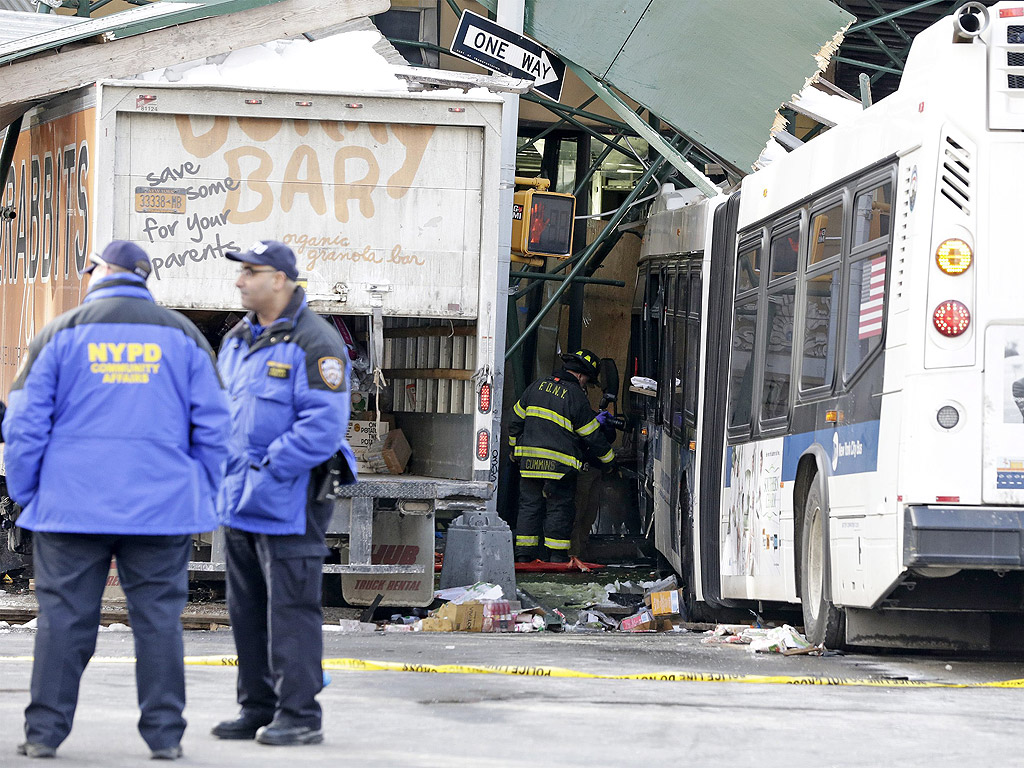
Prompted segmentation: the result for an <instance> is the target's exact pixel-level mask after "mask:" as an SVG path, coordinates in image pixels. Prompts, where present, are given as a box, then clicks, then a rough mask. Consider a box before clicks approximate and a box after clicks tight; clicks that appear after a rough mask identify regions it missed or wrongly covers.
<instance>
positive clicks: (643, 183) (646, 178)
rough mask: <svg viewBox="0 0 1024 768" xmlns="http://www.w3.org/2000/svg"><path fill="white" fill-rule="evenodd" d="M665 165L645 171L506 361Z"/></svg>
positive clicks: (657, 163)
mask: <svg viewBox="0 0 1024 768" xmlns="http://www.w3.org/2000/svg"><path fill="white" fill-rule="evenodd" d="M664 164H665V157H664V156H661V157H658V158H657V159H656V160H655V161H654V162H653V163H651V166H650V168H648V169H647V170H646V171H644V174H643V176H641V177H640V178H639V179H638V180H637V183H636V186H635V187H633V191H632V192H630V193H629V196H628V197H627V198H626V199H625V200H624V201H623V203H622V206H621V207H620V208H619V210H618V211H616V212H615V214H614V215H613V216H612V218H611V219H609V221H608V223H607V224H606V225H605V228H604V229H603V230H602V232H601V236H599V237H598V239H597V240H595V241H594V242H593V243H591V244H590V245H589V246H588V247H587V249H586V250H585V251H584V252H583V254H582V256H581V257H580V260H579V262H577V264H576V266H575V267H573V270H572V272H570V273H569V274H568V279H567V280H566V281H565V282H563V283H562V284H561V285H560V286H559V287H558V289H557V290H556V291H555V292H554V294H553V295H552V296H551V298H550V299H548V302H547V304H545V305H544V307H543V308H542V309H541V310H540V312H538V313H537V315H536V317H534V318H533V319H532V320H531V321H530V322H529V324H528V325H527V326H526V328H524V329H523V333H522V335H521V336H520V337H519V338H518V339H516V341H515V343H513V344H512V345H511V346H510V347H509V348H508V349H507V350H506V351H505V359H506V360H507V359H508V357H509V355H511V354H512V353H513V352H515V351H516V349H518V348H519V346H520V345H521V344H522V343H523V339H525V338H526V337H527V336H528V335H529V334H531V333H533V332H534V330H535V329H536V328H537V326H538V325H540V321H541V320H543V319H544V316H545V315H547V313H548V312H549V311H550V310H551V308H552V307H553V306H554V305H555V304H556V303H557V302H558V300H559V299H560V298H561V296H562V293H563V292H564V291H565V289H566V287H568V286H570V285H572V281H573V280H575V279H576V277H577V276H578V275H579V273H580V272H582V271H583V267H585V266H586V265H587V260H588V259H589V258H590V256H591V255H592V254H593V253H594V251H596V250H597V246H598V244H599V243H600V242H601V241H602V240H603V236H607V233H610V232H613V231H614V230H615V228H616V227H617V226H618V225H619V222H621V221H622V219H623V217H624V216H625V215H626V211H627V210H629V206H630V205H631V204H632V203H633V202H635V201H636V199H637V198H638V197H640V195H641V194H642V193H643V192H644V191H645V190H646V189H647V184H648V183H649V182H650V181H651V179H653V178H654V176H655V174H657V173H658V171H659V170H661V167H662V166H663V165H664Z"/></svg>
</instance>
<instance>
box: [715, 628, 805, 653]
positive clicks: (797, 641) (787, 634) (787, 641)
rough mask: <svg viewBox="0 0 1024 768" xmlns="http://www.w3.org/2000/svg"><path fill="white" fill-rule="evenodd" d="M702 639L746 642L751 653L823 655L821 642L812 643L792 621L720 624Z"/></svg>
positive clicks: (724, 642) (727, 643)
mask: <svg viewBox="0 0 1024 768" xmlns="http://www.w3.org/2000/svg"><path fill="white" fill-rule="evenodd" d="M701 642H702V643H707V644H711V645H745V646H747V650H748V651H750V652H751V653H781V654H782V655H784V656H796V655H820V654H822V653H823V652H824V648H823V647H822V646H817V645H812V644H811V643H809V642H808V641H807V638H806V637H804V636H803V635H802V634H801V633H800V632H798V631H797V630H796V629H794V628H793V627H791V626H789V624H783V625H782V626H781V627H750V626H747V625H745V624H719V625H718V626H717V627H715V628H714V629H712V630H709V631H708V632H707V637H705V638H704V639H703V640H702V641H701Z"/></svg>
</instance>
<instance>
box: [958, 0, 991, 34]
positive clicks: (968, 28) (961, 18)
mask: <svg viewBox="0 0 1024 768" xmlns="http://www.w3.org/2000/svg"><path fill="white" fill-rule="evenodd" d="M988 21H989V19H988V8H986V7H985V6H984V5H982V4H981V3H978V2H974V3H964V5H962V6H961V7H960V9H959V10H957V11H956V13H955V14H954V17H953V42H954V43H970V42H973V41H974V38H976V37H978V36H979V35H980V34H981V33H982V32H984V31H985V30H986V29H987V28H988Z"/></svg>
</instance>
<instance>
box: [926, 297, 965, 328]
mask: <svg viewBox="0 0 1024 768" xmlns="http://www.w3.org/2000/svg"><path fill="white" fill-rule="evenodd" d="M932 323H934V325H935V330H937V331H938V332H939V333H941V334H942V335H943V336H948V337H949V338H954V337H956V336H959V335H960V334H962V333H963V332H964V331H966V330H967V328H968V326H970V324H971V312H970V310H969V309H967V306H966V305H965V304H964V303H963V302H960V301H954V300H952V299H950V300H949V301H944V302H942V303H941V304H939V306H938V307H936V308H935V311H934V312H933V313H932Z"/></svg>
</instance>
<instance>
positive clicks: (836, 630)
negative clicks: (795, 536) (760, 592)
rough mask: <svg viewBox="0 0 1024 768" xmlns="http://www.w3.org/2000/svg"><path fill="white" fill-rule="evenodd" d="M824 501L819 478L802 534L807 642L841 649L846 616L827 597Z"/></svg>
mask: <svg viewBox="0 0 1024 768" xmlns="http://www.w3.org/2000/svg"><path fill="white" fill-rule="evenodd" d="M823 498H824V494H823V493H822V490H821V475H817V476H815V478H814V479H813V480H812V481H811V487H810V489H809V490H808V492H807V499H806V500H805V501H804V510H803V527H802V528H801V535H800V539H801V541H800V603H801V606H802V608H803V614H804V634H805V635H806V636H807V640H808V641H809V642H811V643H813V644H814V645H824V646H825V647H826V648H839V647H841V646H842V645H843V641H844V640H845V634H846V633H845V629H846V626H845V624H846V622H845V618H846V615H845V613H844V611H843V610H842V609H841V608H836V607H835V606H834V605H833V604H832V601H831V600H830V599H829V598H828V596H827V595H826V576H827V568H828V536H827V528H826V525H825V521H826V517H827V515H828V510H827V509H826V508H825V505H824V503H823Z"/></svg>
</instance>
